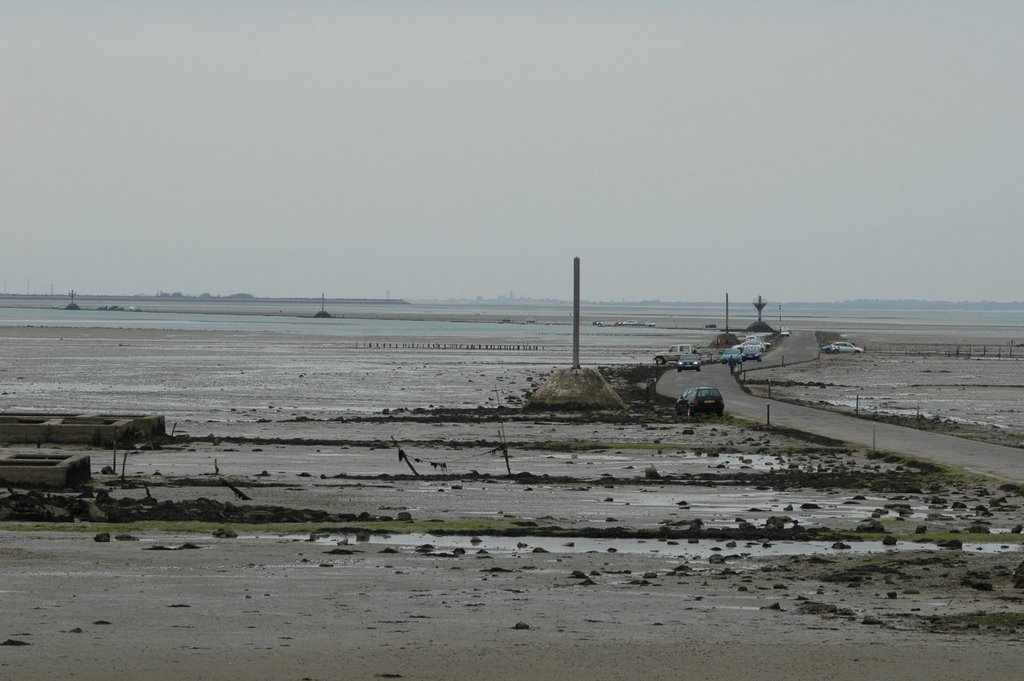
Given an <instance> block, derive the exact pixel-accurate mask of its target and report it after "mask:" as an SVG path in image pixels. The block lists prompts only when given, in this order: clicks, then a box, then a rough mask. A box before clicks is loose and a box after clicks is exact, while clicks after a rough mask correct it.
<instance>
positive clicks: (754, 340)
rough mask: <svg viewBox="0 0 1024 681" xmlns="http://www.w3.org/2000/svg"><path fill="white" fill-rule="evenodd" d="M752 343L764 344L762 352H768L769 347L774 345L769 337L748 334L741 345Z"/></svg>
mask: <svg viewBox="0 0 1024 681" xmlns="http://www.w3.org/2000/svg"><path fill="white" fill-rule="evenodd" d="M750 343H760V344H761V346H762V349H761V351H762V352H768V348H770V347H771V346H772V343H771V341H769V340H768V339H767V338H762V337H761V336H747V337H746V338H744V339H743V342H742V343H740V345H748V344H750Z"/></svg>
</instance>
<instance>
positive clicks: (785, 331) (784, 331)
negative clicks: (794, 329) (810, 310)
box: [779, 326, 790, 338]
mask: <svg viewBox="0 0 1024 681" xmlns="http://www.w3.org/2000/svg"><path fill="white" fill-rule="evenodd" d="M789 334H790V331H789V327H788V326H784V327H782V330H781V331H779V335H780V336H783V337H785V338H788V337H789Z"/></svg>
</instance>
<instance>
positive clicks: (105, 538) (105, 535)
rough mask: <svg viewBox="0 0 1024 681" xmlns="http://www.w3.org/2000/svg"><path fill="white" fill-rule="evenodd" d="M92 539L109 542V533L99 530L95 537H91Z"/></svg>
mask: <svg viewBox="0 0 1024 681" xmlns="http://www.w3.org/2000/svg"><path fill="white" fill-rule="evenodd" d="M92 540H93V541H96V542H103V543H106V542H109V541H110V533H109V532H100V533H99V534H97V535H96V536H95V537H93V538H92Z"/></svg>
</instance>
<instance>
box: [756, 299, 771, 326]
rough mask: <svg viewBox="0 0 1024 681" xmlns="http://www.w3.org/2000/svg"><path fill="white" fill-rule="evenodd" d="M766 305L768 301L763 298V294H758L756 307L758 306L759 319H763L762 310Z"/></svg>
mask: <svg viewBox="0 0 1024 681" xmlns="http://www.w3.org/2000/svg"><path fill="white" fill-rule="evenodd" d="M766 305H768V301H766V300H762V299H761V296H758V297H757V300H755V301H754V307H756V308H757V321H761V310H763V309H764V308H765V306H766Z"/></svg>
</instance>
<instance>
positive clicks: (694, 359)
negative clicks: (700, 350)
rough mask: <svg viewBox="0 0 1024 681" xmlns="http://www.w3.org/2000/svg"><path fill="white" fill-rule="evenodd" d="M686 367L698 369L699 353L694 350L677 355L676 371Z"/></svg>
mask: <svg viewBox="0 0 1024 681" xmlns="http://www.w3.org/2000/svg"><path fill="white" fill-rule="evenodd" d="M687 369H691V370H693V371H700V355H698V354H697V353H695V352H691V353H688V354H685V355H679V359H677V360H676V371H684V370H687Z"/></svg>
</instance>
